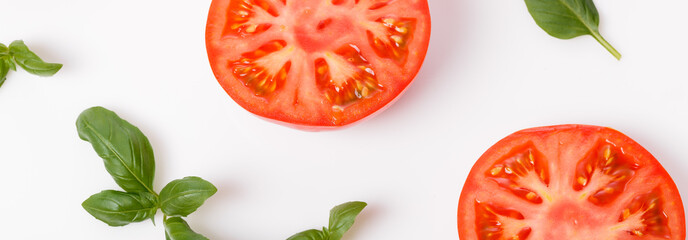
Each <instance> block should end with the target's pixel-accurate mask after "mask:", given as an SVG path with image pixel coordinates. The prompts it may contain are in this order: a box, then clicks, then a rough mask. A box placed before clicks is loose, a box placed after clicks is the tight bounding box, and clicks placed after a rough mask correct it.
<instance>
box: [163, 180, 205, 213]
mask: <svg viewBox="0 0 688 240" xmlns="http://www.w3.org/2000/svg"><path fill="white" fill-rule="evenodd" d="M216 192H217V188H215V186H213V184H212V183H210V182H208V181H206V180H203V179H201V178H199V177H185V178H184V179H178V180H174V181H172V182H170V183H168V184H167V186H165V188H163V189H162V191H160V207H161V209H162V212H164V213H165V214H166V215H168V216H184V217H186V216H188V215H189V214H191V213H193V212H194V211H196V209H198V207H200V206H201V205H203V202H205V200H206V199H208V198H210V196H213V194H215V193H216Z"/></svg>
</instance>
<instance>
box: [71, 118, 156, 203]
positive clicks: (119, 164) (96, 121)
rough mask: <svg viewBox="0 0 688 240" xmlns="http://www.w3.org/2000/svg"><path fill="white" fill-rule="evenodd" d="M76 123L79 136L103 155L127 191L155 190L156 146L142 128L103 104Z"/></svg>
mask: <svg viewBox="0 0 688 240" xmlns="http://www.w3.org/2000/svg"><path fill="white" fill-rule="evenodd" d="M76 127H77V130H78V132H79V137H80V138H81V139H83V140H84V141H88V142H90V143H91V145H92V146H93V149H95V151H96V152H97V153H98V155H99V156H100V157H101V158H103V161H104V163H105V169H107V171H108V172H109V173H110V175H112V178H113V179H114V180H115V182H117V185H119V186H120V187H122V189H124V190H125V191H127V192H149V193H152V194H155V192H154V191H153V176H154V175H155V160H154V157H153V148H152V147H151V145H150V142H148V138H146V136H145V135H143V133H142V132H141V130H139V129H138V128H137V127H135V126H133V125H131V124H130V123H129V122H127V121H125V120H123V119H121V118H120V117H119V116H117V114H115V113H114V112H112V111H110V110H107V109H105V108H102V107H94V108H90V109H87V110H85V111H84V112H82V113H81V115H79V118H78V119H77V121H76Z"/></svg>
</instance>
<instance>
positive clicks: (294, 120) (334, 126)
mask: <svg viewBox="0 0 688 240" xmlns="http://www.w3.org/2000/svg"><path fill="white" fill-rule="evenodd" d="M409 1H411V0H409ZM226 2H229V0H214V1H213V2H212V3H211V7H210V11H209V14H208V24H207V27H206V33H205V35H206V46H208V47H207V48H206V50H207V54H208V59H209V61H210V63H211V68H212V70H213V74H214V76H215V77H216V79H217V80H218V82H219V84H220V85H221V86H222V87H223V89H224V90H225V92H226V93H227V94H228V95H229V96H230V97H231V98H232V99H233V100H234V102H236V103H237V104H238V105H239V106H241V107H242V108H244V109H246V110H247V111H249V112H251V113H252V114H254V115H256V116H258V117H259V118H261V119H264V120H267V121H269V122H272V123H276V124H279V125H283V126H286V127H290V128H294V129H298V130H303V131H312V132H318V131H330V130H341V129H345V128H348V127H351V126H354V125H356V124H358V123H360V122H362V121H363V120H365V119H368V118H371V117H373V116H375V115H376V114H378V113H380V112H383V111H384V110H386V109H387V108H389V107H390V106H391V105H393V104H394V103H395V102H396V101H397V99H399V98H400V97H401V96H402V95H403V93H405V92H406V90H407V89H408V87H409V86H410V84H411V83H412V82H413V81H415V79H416V77H417V75H418V72H419V71H420V69H421V67H422V65H423V63H424V60H425V58H426V55H427V51H428V45H429V42H430V38H431V16H430V14H429V12H430V11H429V6H428V2H427V1H426V0H412V2H414V4H415V5H414V9H418V10H419V11H422V12H426V13H427V15H424V16H423V17H424V18H426V19H427V21H424V23H425V24H423V25H421V26H418V29H422V31H421V32H422V33H423V34H422V35H419V36H417V37H415V38H414V41H419V42H418V43H414V45H421V46H425V47H423V48H418V49H416V50H417V54H415V56H414V58H416V59H418V63H417V64H413V65H411V66H410V68H405V69H404V72H406V73H409V74H406V75H405V76H401V77H404V78H406V80H405V81H403V79H402V81H399V83H398V84H396V86H395V87H394V88H393V90H391V91H387V92H384V93H383V94H378V95H376V96H375V97H372V98H370V99H366V100H365V101H361V102H360V103H357V104H354V105H353V106H349V107H347V110H346V113H344V114H342V115H339V116H337V119H338V120H337V121H336V122H333V121H332V120H331V119H328V118H320V119H316V118H313V117H309V116H305V115H303V117H302V116H299V115H298V114H285V113H282V112H276V111H271V110H270V109H267V108H266V106H265V105H264V104H263V103H264V102H265V100H264V99H262V98H260V97H256V96H252V94H250V93H246V91H241V90H238V89H241V88H242V87H243V86H242V84H241V83H240V82H239V81H237V80H236V79H235V78H234V77H232V76H231V74H230V73H228V72H226V70H223V69H222V68H221V67H217V65H220V63H219V62H218V61H217V60H218V59H222V58H223V57H222V56H221V52H220V51H218V50H217V49H213V48H211V47H209V46H211V42H213V41H215V40H214V39H213V37H211V36H214V35H217V33H216V32H214V31H216V30H217V28H218V27H217V26H216V25H217V24H218V23H216V22H215V21H217V19H223V18H224V16H218V15H217V14H216V13H215V12H217V11H216V10H214V8H216V7H217V6H220V5H222V4H225V3H226ZM409 58H411V57H409Z"/></svg>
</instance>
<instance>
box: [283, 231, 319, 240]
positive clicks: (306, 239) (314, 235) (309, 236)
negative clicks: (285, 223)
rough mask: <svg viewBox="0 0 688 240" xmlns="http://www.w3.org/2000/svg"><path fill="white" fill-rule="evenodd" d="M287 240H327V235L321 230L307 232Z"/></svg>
mask: <svg viewBox="0 0 688 240" xmlns="http://www.w3.org/2000/svg"><path fill="white" fill-rule="evenodd" d="M287 240H325V234H324V233H323V232H322V231H320V230H315V229H311V230H306V231H303V232H300V233H297V234H294V235H293V236H291V237H289V238H287Z"/></svg>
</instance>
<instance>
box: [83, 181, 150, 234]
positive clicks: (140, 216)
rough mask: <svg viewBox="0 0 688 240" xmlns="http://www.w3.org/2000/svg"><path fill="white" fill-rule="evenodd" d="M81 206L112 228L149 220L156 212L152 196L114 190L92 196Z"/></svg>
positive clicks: (144, 193) (145, 193)
mask: <svg viewBox="0 0 688 240" xmlns="http://www.w3.org/2000/svg"><path fill="white" fill-rule="evenodd" d="M81 206H83V207H84V209H86V211H87V212H88V213H90V214H91V215H92V216H94V217H95V218H97V219H98V220H100V221H103V222H105V223H107V224H108V225H110V226H113V227H114V226H124V225H127V224H129V223H133V222H141V221H143V220H146V219H150V218H152V217H154V216H155V212H156V211H157V210H158V204H157V200H156V197H155V195H153V194H150V193H147V192H143V193H126V192H120V191H114V190H106V191H102V192H100V193H97V194H94V195H93V196H91V197H89V198H88V199H86V201H84V202H83V203H82V204H81Z"/></svg>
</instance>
